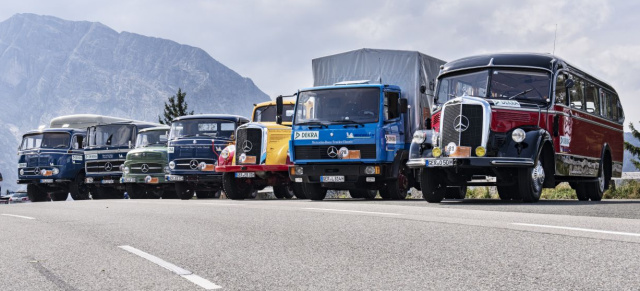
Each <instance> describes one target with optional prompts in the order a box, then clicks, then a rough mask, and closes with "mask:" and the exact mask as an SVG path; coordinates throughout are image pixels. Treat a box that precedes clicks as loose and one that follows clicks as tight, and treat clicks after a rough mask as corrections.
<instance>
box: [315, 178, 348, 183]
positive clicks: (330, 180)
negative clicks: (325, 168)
mask: <svg viewBox="0 0 640 291" xmlns="http://www.w3.org/2000/svg"><path fill="white" fill-rule="evenodd" d="M320 182H331V183H336V182H337V183H340V182H344V176H321V177H320Z"/></svg>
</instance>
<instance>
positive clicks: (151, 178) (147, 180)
mask: <svg viewBox="0 0 640 291" xmlns="http://www.w3.org/2000/svg"><path fill="white" fill-rule="evenodd" d="M168 182H169V181H167V179H166V176H165V175H145V176H143V175H136V176H125V177H122V178H120V183H125V184H126V183H138V184H164V183H168Z"/></svg>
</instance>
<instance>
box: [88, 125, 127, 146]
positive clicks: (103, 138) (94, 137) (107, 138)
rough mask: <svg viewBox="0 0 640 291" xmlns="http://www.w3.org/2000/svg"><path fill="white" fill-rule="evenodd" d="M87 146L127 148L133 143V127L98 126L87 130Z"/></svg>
mask: <svg viewBox="0 0 640 291" xmlns="http://www.w3.org/2000/svg"><path fill="white" fill-rule="evenodd" d="M88 135H89V146H90V147H94V146H128V145H129V142H130V141H133V140H132V139H133V125H128V124H127V125H124V124H109V125H98V126H94V127H91V128H90V129H89V134H88Z"/></svg>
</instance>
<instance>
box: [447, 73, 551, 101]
mask: <svg viewBox="0 0 640 291" xmlns="http://www.w3.org/2000/svg"><path fill="white" fill-rule="evenodd" d="M550 85H551V82H550V77H549V73H546V72H535V71H523V70H511V69H508V70H507V69H495V70H493V69H492V70H483V71H478V72H473V73H467V74H460V75H453V76H446V77H443V78H441V79H440V80H438V95H437V100H438V103H439V104H443V103H444V102H447V101H448V100H451V99H453V98H456V97H461V96H472V97H480V98H489V99H507V100H521V101H529V102H534V103H542V104H546V103H548V102H549V92H550V90H549V89H550ZM489 90H490V91H489Z"/></svg>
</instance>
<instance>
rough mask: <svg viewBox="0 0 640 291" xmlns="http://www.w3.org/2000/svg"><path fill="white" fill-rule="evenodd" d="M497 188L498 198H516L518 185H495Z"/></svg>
mask: <svg viewBox="0 0 640 291" xmlns="http://www.w3.org/2000/svg"><path fill="white" fill-rule="evenodd" d="M496 188H498V196H500V200H503V201H509V200H512V199H513V200H517V198H515V197H516V195H514V194H516V193H518V185H510V186H497V187H496Z"/></svg>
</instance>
